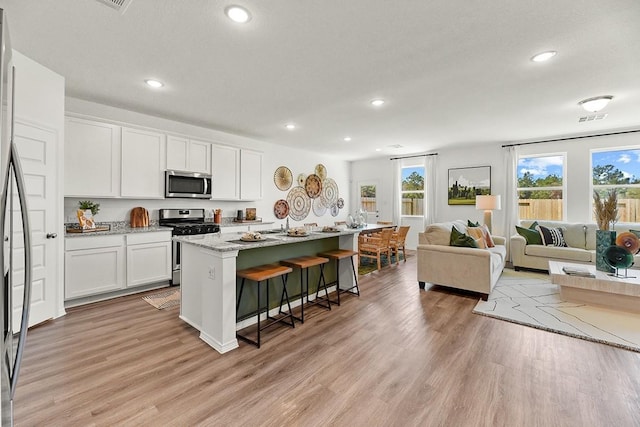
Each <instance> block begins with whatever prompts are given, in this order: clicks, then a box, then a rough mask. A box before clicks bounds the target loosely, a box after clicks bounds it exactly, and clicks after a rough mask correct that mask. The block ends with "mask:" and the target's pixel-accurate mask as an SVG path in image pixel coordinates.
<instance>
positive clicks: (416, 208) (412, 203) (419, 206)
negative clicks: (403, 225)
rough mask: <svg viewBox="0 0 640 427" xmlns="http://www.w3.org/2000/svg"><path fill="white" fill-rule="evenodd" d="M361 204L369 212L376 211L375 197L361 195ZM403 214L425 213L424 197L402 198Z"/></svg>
mask: <svg viewBox="0 0 640 427" xmlns="http://www.w3.org/2000/svg"><path fill="white" fill-rule="evenodd" d="M360 205H361V206H362V209H364V210H365V211H367V212H375V211H376V199H375V197H361V198H360ZM400 212H402V215H424V203H423V199H402V210H401V211H400Z"/></svg>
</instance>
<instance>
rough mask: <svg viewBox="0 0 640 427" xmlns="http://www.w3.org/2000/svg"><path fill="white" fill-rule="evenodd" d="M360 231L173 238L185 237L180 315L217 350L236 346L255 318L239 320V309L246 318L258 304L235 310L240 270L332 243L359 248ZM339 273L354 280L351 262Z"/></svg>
mask: <svg viewBox="0 0 640 427" xmlns="http://www.w3.org/2000/svg"><path fill="white" fill-rule="evenodd" d="M360 231H361V230H359V229H347V230H340V231H334V232H322V231H316V232H311V233H309V234H308V235H306V236H289V235H287V234H285V233H272V234H262V237H263V238H264V240H260V241H252V242H245V241H242V240H241V237H242V234H241V233H226V234H218V233H214V234H201V235H194V236H176V237H174V238H173V239H174V240H176V241H178V242H180V243H181V245H180V246H181V249H180V252H181V256H180V263H181V270H180V271H181V279H180V291H181V302H180V319H182V320H183V321H185V322H186V323H188V324H189V325H191V326H193V327H194V328H196V329H198V330H199V331H200V338H201V339H202V340H203V341H205V342H206V343H207V344H209V345H210V346H211V347H213V348H214V349H215V350H217V351H218V352H220V353H226V352H228V351H230V350H233V349H235V348H237V347H238V341H237V339H236V330H237V329H241V328H244V327H246V326H248V325H249V324H251V323H253V320H250V319H252V318H251V317H250V316H247V320H244V321H241V322H240V323H238V322H237V318H238V314H240V316H239V317H240V318H243V317H244V314H245V313H243V312H248V311H250V310H255V307H253V309H251V308H248V307H243V306H240V307H239V313H236V286H237V285H236V271H237V270H240V269H244V268H248V267H253V266H257V265H261V264H265V263H273V262H279V261H281V260H283V259H286V258H291V257H297V256H301V255H315V254H316V253H318V252H322V251H326V250H331V249H350V250H357V245H358V242H357V234H358V233H360ZM354 236H356V238H354ZM326 274H329V275H332V276H333V275H335V274H336V273H335V270H333V271H331V270H330V271H328V272H327V273H326ZM338 274H339V275H340V287H341V288H345V289H347V288H350V287H351V286H353V283H354V277H353V273H352V271H351V265H348V263H343V264H342V265H340V271H339V272H338ZM291 282H292V283H291V284H290V285H289V286H290V289H291V290H295V289H296V286H297V285H296V284H295V283H296V280H293V281H291ZM289 286H288V287H289ZM243 299H244V297H243ZM254 316H255V314H254ZM253 319H255V317H254V318H253Z"/></svg>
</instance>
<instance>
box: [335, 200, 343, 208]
mask: <svg viewBox="0 0 640 427" xmlns="http://www.w3.org/2000/svg"><path fill="white" fill-rule="evenodd" d="M336 204H337V205H338V209H342V208H344V199H343V198H342V197H340V198H339V199H338V201H337V202H336Z"/></svg>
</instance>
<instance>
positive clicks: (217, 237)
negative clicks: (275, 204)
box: [173, 229, 361, 252]
mask: <svg viewBox="0 0 640 427" xmlns="http://www.w3.org/2000/svg"><path fill="white" fill-rule="evenodd" d="M360 231H361V230H354V229H347V230H341V231H338V232H322V231H312V232H311V233H310V234H308V235H307V236H295V237H292V236H288V235H286V234H284V233H274V234H266V233H265V234H263V237H264V238H265V240H261V241H257V242H239V240H240V237H241V236H242V234H243V233H240V232H239V233H225V234H217V233H214V234H199V235H195V236H175V237H174V238H173V240H176V241H178V242H182V243H189V244H192V245H195V246H200V247H202V248H206V249H211V250H214V251H218V252H231V251H242V250H246V249H255V248H264V247H268V246H277V245H286V244H290V243H299V242H306V241H310V240H320V239H327V238H330V237H338V236H348V235H352V234H358V233H360Z"/></svg>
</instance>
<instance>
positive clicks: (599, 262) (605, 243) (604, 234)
mask: <svg viewBox="0 0 640 427" xmlns="http://www.w3.org/2000/svg"><path fill="white" fill-rule="evenodd" d="M615 244H616V232H615V231H611V230H596V270H598V271H605V272H607V273H613V272H614V271H615V270H614V269H613V268H612V267H611V266H610V265H609V264H607V262H606V261H605V260H604V252H605V251H606V250H607V249H608V248H609V246H613V245H615Z"/></svg>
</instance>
